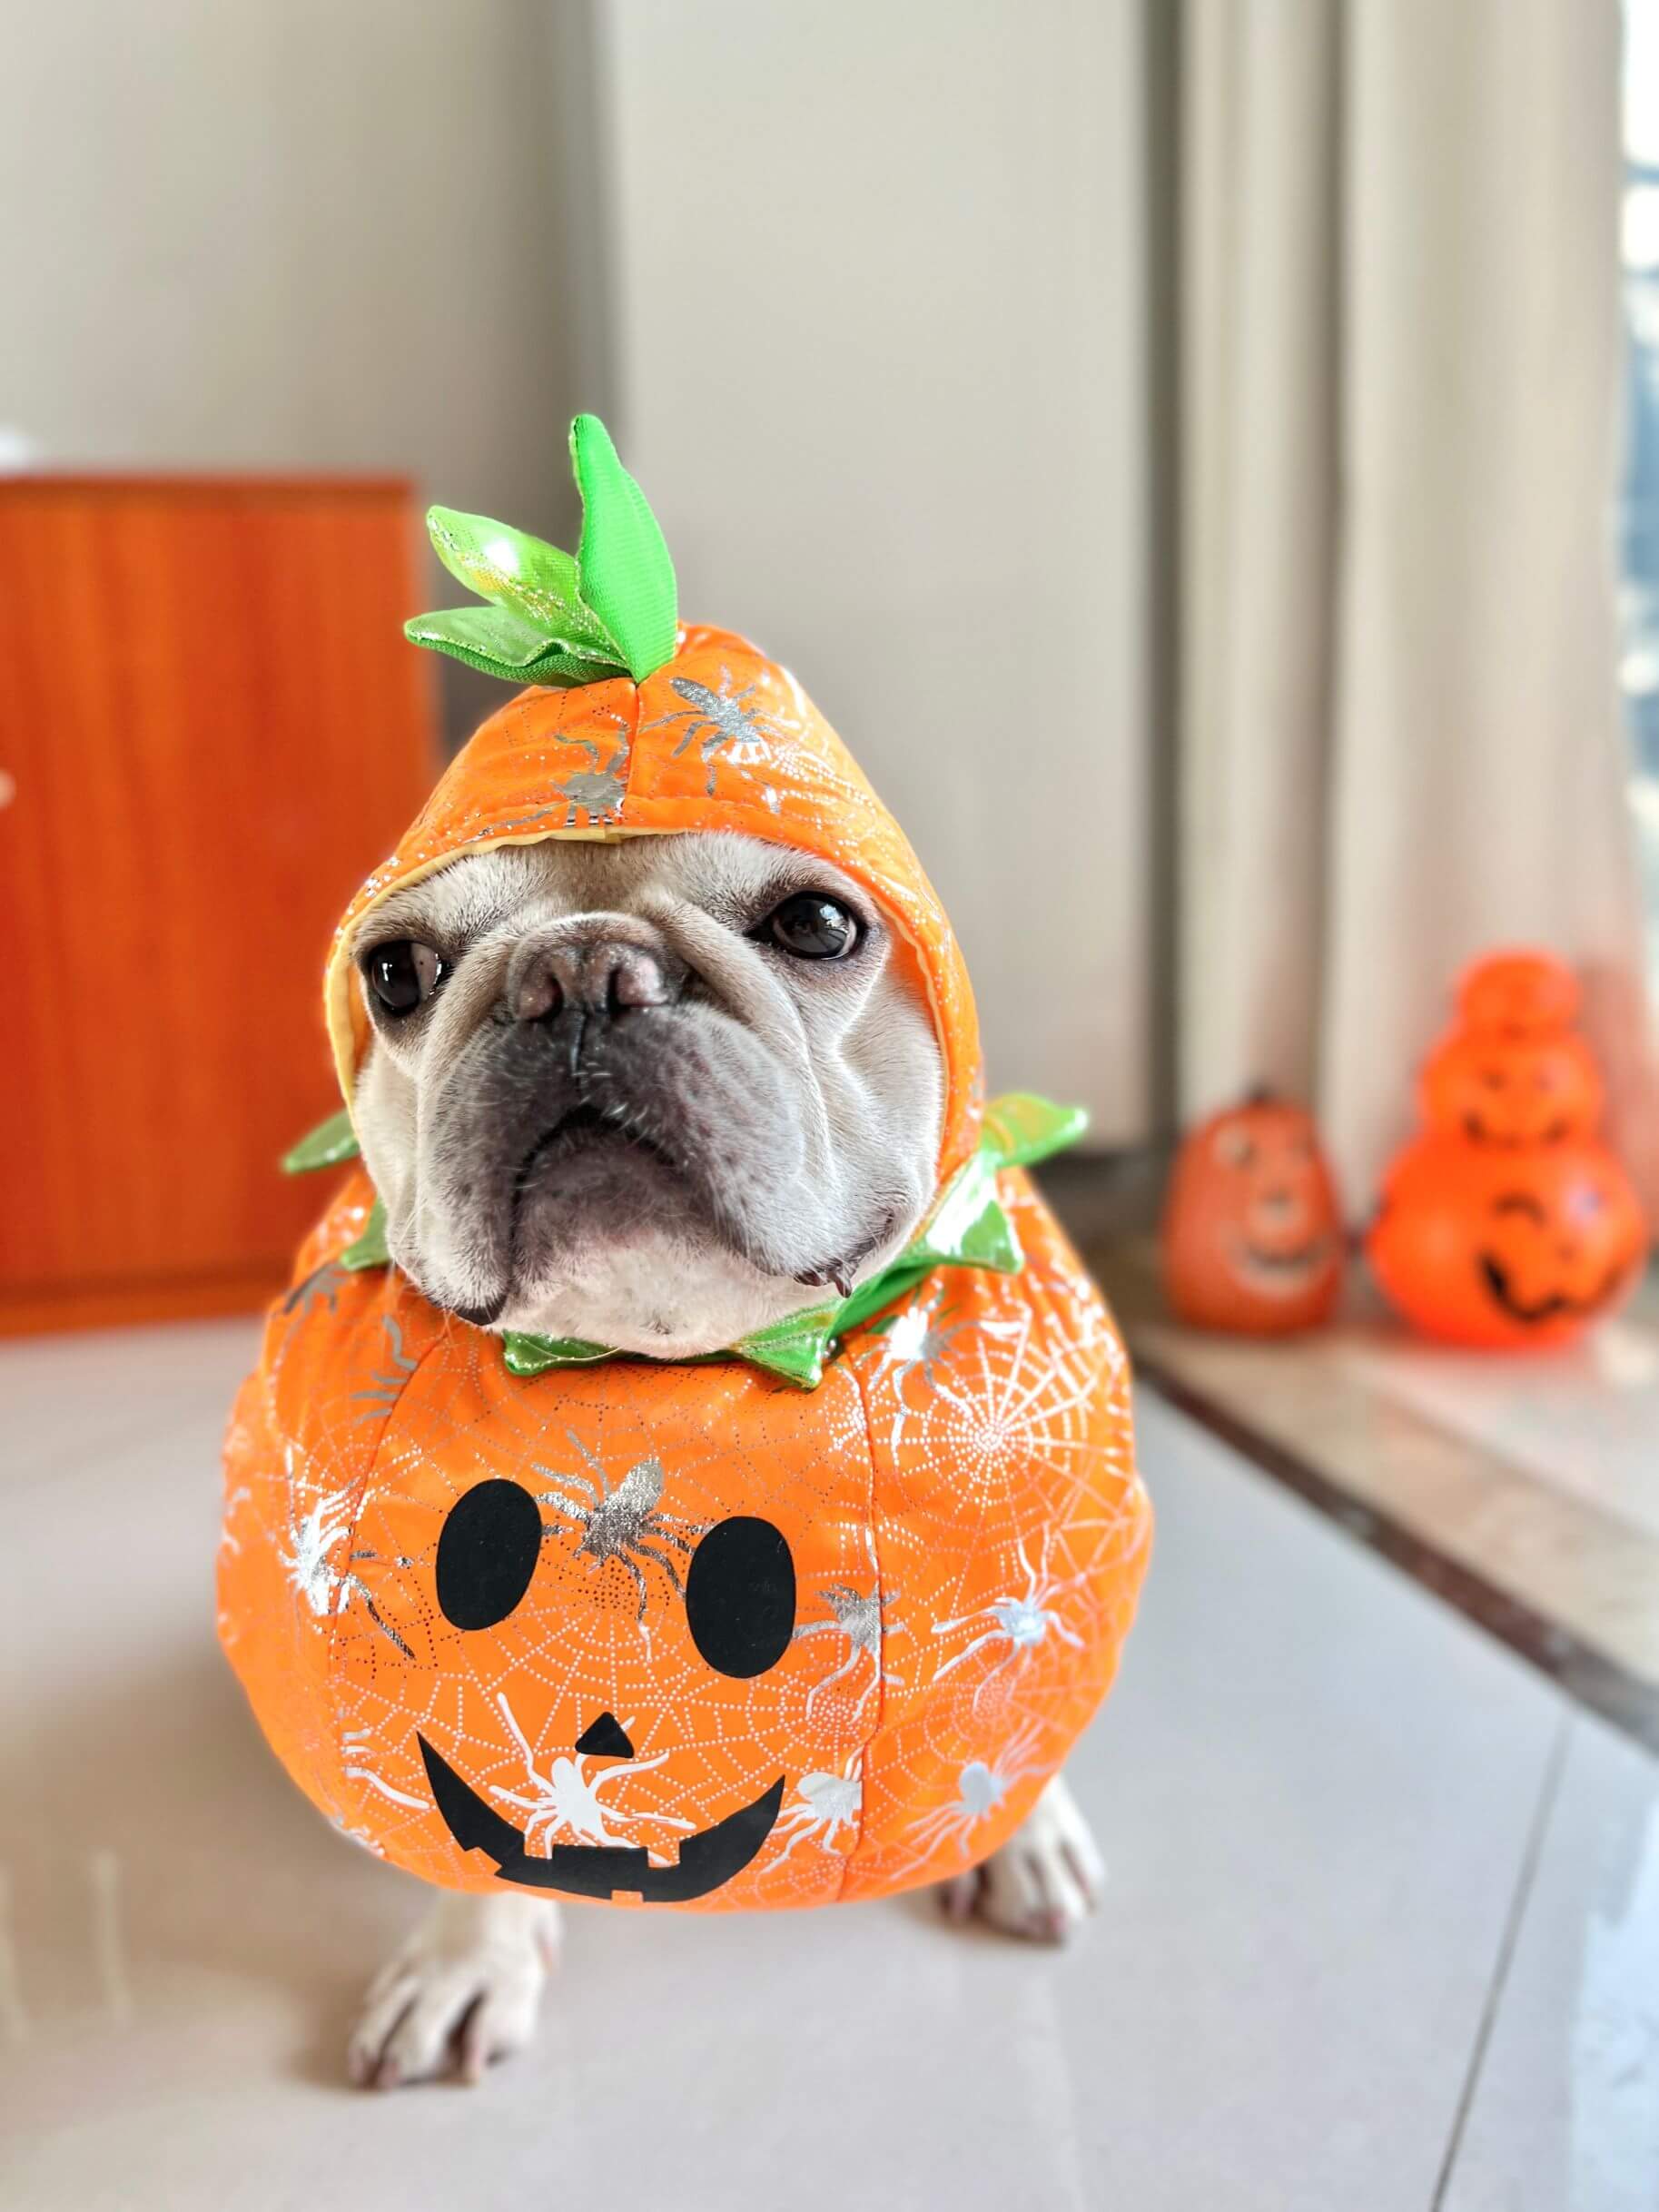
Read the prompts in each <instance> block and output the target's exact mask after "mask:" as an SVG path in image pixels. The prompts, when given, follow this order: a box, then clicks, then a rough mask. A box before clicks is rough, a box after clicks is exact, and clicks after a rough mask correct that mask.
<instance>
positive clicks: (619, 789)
mask: <svg viewBox="0 0 1659 2212" xmlns="http://www.w3.org/2000/svg"><path fill="white" fill-rule="evenodd" d="M569 743H570V744H571V745H573V746H578V747H579V748H580V750H581V751H582V752H584V753H586V754H587V755H588V759H589V760H590V761H591V763H592V765H591V766H590V767H587V768H573V769H572V770H571V772H570V774H569V775H568V776H566V778H565V780H564V782H563V783H562V784H555V785H553V790H554V792H555V793H556V794H557V795H558V797H559V798H561V799H563V800H564V802H565V827H566V828H567V829H574V828H575V827H576V818H577V816H578V814H583V815H587V816H588V820H589V821H590V822H614V821H615V820H616V819H617V816H618V815H620V814H621V812H622V800H623V795H624V794H625V792H626V791H627V745H626V744H618V746H617V749H616V751H615V752H614V753H612V754H611V755H610V756H609V757H608V758H607V759H605V760H601V758H600V754H599V748H598V746H597V745H596V744H595V743H594V741H593V739H592V738H591V737H573V738H571V739H570V740H569Z"/></svg>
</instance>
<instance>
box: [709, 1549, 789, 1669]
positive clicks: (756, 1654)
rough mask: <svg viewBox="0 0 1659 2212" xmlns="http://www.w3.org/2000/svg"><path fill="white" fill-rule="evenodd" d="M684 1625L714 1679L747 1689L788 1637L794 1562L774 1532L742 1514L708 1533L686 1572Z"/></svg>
mask: <svg viewBox="0 0 1659 2212" xmlns="http://www.w3.org/2000/svg"><path fill="white" fill-rule="evenodd" d="M686 1626H687V1627H688V1628H689V1629H690V1631H691V1640H692V1642H693V1643H694V1644H696V1647H697V1649H698V1651H699V1652H701V1654H703V1657H704V1658H705V1659H706V1661H707V1663H708V1664H709V1665H710V1666H712V1667H713V1668H714V1669H715V1670H716V1673H718V1674H730V1675H733V1676H735V1677H736V1680H737V1681H739V1682H748V1681H750V1680H751V1679H752V1678H753V1677H754V1676H755V1675H756V1674H765V1671H766V1669H767V1668H768V1667H773V1666H775V1665H776V1664H777V1663H778V1661H779V1660H780V1659H781V1658H782V1657H783V1655H784V1654H785V1652H786V1651H787V1650H788V1649H789V1642H790V1638H791V1637H792V1636H793V1635H794V1634H795V1560H794V1558H793V1556H792V1555H791V1553H790V1550H789V1544H788V1540H787V1539H786V1537H785V1535H784V1532H783V1530H782V1529H781V1528H775V1527H774V1526H773V1525H772V1523H771V1522H770V1521H763V1520H761V1519H759V1518H758V1517H757V1516H755V1515H753V1514H747V1513H739V1514H734V1515H733V1516H732V1517H731V1519H730V1520H726V1521H720V1522H717V1523H716V1526H714V1527H713V1528H711V1529H710V1530H709V1532H708V1534H707V1535H706V1536H705V1537H704V1538H703V1540H702V1542H701V1543H700V1544H699V1545H697V1548H696V1551H695V1552H694V1553H693V1554H692V1555H691V1565H690V1566H689V1567H688V1568H687V1569H686Z"/></svg>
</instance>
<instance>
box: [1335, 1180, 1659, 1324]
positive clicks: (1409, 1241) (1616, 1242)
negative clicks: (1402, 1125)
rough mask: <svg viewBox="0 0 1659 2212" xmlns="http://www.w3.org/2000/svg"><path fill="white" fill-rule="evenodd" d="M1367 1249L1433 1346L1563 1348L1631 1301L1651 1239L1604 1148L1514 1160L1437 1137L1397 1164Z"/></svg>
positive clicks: (1383, 1279) (1391, 1291) (1383, 1278)
mask: <svg viewBox="0 0 1659 2212" xmlns="http://www.w3.org/2000/svg"><path fill="white" fill-rule="evenodd" d="M1366 1249H1367V1254H1368V1258H1369V1259H1370V1261H1371V1264H1372V1266H1373V1268H1374V1269H1376V1271H1377V1275H1378V1279H1379V1280H1380V1282H1381V1284H1382V1286H1383V1289H1385V1290H1386V1291H1387V1295H1388V1297H1389V1298H1390V1299H1392V1300H1393V1302H1394V1303H1395V1304H1396V1305H1397V1307H1398V1308H1400V1310H1401V1311H1402V1312H1403V1313H1404V1314H1405V1315H1406V1316H1407V1319H1409V1320H1411V1321H1413V1322H1415V1323H1416V1324H1417V1327H1418V1328H1422V1329H1424V1330H1425V1331H1426V1332H1427V1333H1428V1334H1429V1335H1432V1336H1437V1337H1442V1338H1447V1340H1448V1341H1450V1342H1454V1343H1459V1344H1469V1345H1486V1346H1494V1347H1501V1346H1506V1345H1524V1344H1535V1345H1536V1344H1552V1343H1563V1342H1565V1341H1566V1340H1567V1339H1568V1338H1572V1337H1574V1336H1575V1335H1577V1334H1578V1332H1579V1331H1580V1330H1581V1329H1583V1328H1585V1326H1586V1325H1587V1324H1588V1323H1589V1322H1591V1321H1593V1320H1595V1318H1598V1317H1599V1316H1600V1315H1602V1314H1604V1313H1606V1312H1607V1311H1609V1310H1610V1308H1612V1307H1613V1306H1614V1305H1615V1304H1616V1303H1617V1302H1618V1300H1619V1299H1620V1298H1622V1297H1623V1296H1624V1292H1625V1291H1626V1290H1627V1289H1629V1288H1630V1285H1631V1284H1632V1282H1633V1281H1634V1278H1635V1275H1636V1272H1637V1270H1638V1269H1639V1268H1640V1266H1641V1263H1642V1260H1643V1258H1644V1253H1645V1250H1646V1231H1645V1228H1644V1222H1643V1219H1642V1211H1641V1208H1640V1206H1639V1205H1638V1204H1637V1201H1636V1197H1635V1193H1634V1190H1632V1189H1631V1186H1630V1181H1629V1179H1628V1177H1627V1176H1626V1175H1625V1173H1624V1170H1623V1168H1622V1167H1621V1166H1620V1165H1619V1163H1618V1161H1617V1160H1615V1158H1614V1156H1613V1154H1612V1153H1611V1152H1609V1151H1608V1150H1606V1149H1605V1146H1602V1145H1599V1144H1593V1143H1583V1142H1576V1141H1575V1142H1571V1143H1564V1144H1557V1145H1551V1146H1538V1147H1536V1148H1532V1149H1529V1150H1517V1151H1516V1152H1513V1153H1510V1154H1507V1155H1506V1154H1504V1153H1502V1152H1500V1151H1497V1150H1492V1149H1489V1148H1482V1147H1476V1146H1474V1145H1469V1144H1466V1143H1463V1142H1460V1141H1458V1140H1457V1139H1455V1138H1446V1137H1430V1138H1425V1139H1424V1140H1423V1141H1421V1142H1420V1143H1418V1144H1416V1145H1414V1146H1412V1147H1411V1148H1410V1149H1409V1150H1407V1152H1406V1153H1405V1154H1404V1155H1403V1156H1402V1157H1401V1159H1400V1160H1398V1161H1397V1164H1396V1166H1395V1168H1394V1170H1393V1171H1392V1172H1391V1174H1390V1175H1389V1178H1388V1181H1387V1189H1386V1190H1385V1194H1384V1199H1383V1203H1382V1206H1381V1209H1380V1210H1379V1212H1378V1218H1377V1220H1376V1221H1375V1223H1374V1224H1373V1226H1372V1229H1371V1230H1370V1233H1369V1236H1368V1239H1367V1247H1366Z"/></svg>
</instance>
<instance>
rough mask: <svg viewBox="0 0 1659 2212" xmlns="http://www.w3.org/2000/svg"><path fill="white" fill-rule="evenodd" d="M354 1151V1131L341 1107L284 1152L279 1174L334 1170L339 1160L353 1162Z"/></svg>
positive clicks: (355, 1132)
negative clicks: (325, 1169) (322, 1169)
mask: <svg viewBox="0 0 1659 2212" xmlns="http://www.w3.org/2000/svg"><path fill="white" fill-rule="evenodd" d="M357 1150H358V1147H357V1131H355V1130H354V1129H353V1128H352V1126H351V1115H350V1114H349V1113H348V1112H347V1111H346V1110H345V1108H344V1107H343V1106H342V1107H341V1110H340V1111H339V1112H338V1113H331V1115H330V1116H329V1118H328V1120H327V1121H319V1122H318V1124H317V1126H316V1128H315V1129H311V1130H307V1131H306V1132H305V1134H304V1136H303V1137H301V1140H300V1141H299V1143H298V1144H296V1145H292V1146H291V1147H290V1149H289V1150H287V1151H286V1152H284V1153H283V1155H282V1172H283V1174H284V1175H314V1174H316V1173H317V1171H318V1170H319V1169H321V1168H337V1167H339V1166H340V1164H341V1161H342V1160H355V1159H356V1158H357Z"/></svg>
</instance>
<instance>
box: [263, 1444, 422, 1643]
mask: <svg viewBox="0 0 1659 2212" xmlns="http://www.w3.org/2000/svg"><path fill="white" fill-rule="evenodd" d="M293 1448H294V1447H293V1446H292V1445H290V1446H289V1447H288V1449H287V1453H286V1456H285V1466H286V1473H287V1476H288V1541H287V1544H286V1545H285V1546H284V1548H283V1549H282V1550H281V1553H280V1554H279V1556H280V1557H281V1563H282V1566H283V1568H284V1570H285V1571H286V1573H287V1575H288V1581H289V1586H290V1588H291V1589H292V1591H293V1592H294V1594H295V1595H296V1596H298V1597H302V1598H303V1599H304V1600H305V1602H306V1604H307V1605H309V1606H310V1607H311V1611H312V1612H313V1613H314V1614H316V1615H318V1617H319V1618H320V1619H321V1617H322V1615H325V1614H331V1613H339V1612H341V1611H342V1610H343V1609H344V1607H345V1606H347V1605H350V1604H351V1600H352V1599H353V1598H357V1599H358V1600H360V1603H361V1605H362V1607H363V1610H364V1612H365V1613H367V1615H369V1618H370V1620H371V1621H372V1622H373V1623H374V1624H375V1626H376V1628H378V1629H379V1630H380V1634H381V1635H383V1636H384V1637H385V1638H386V1641H387V1642H388V1643H389V1644H395V1645H396V1646H397V1648H398V1650H399V1651H400V1652H401V1653H402V1654H403V1656H404V1657H405V1658H406V1659H412V1658H413V1657H414V1655H415V1654H414V1653H413V1652H412V1651H410V1648H409V1645H408V1644H406V1643H405V1642H404V1641H403V1639H402V1637H401V1636H400V1634H398V1632H397V1630H396V1629H395V1628H393V1627H391V1626H390V1624H389V1623H388V1622H387V1621H386V1620H385V1619H384V1617H383V1616H382V1615H381V1614H380V1609H379V1607H378V1606H377V1605H375V1602H374V1600H373V1598H372V1597H371V1596H370V1595H369V1592H368V1589H367V1588H366V1587H365V1585H364V1583H363V1580H362V1577H361V1576H360V1575H358V1574H357V1573H356V1572H355V1567H356V1563H357V1562H358V1561H359V1560H363V1559H376V1558H378V1557H379V1554H378V1553H376V1552H373V1551H370V1550H368V1549H364V1550H362V1551H355V1552H352V1553H351V1555H350V1557H349V1558H348V1560H347V1562H346V1565H344V1566H343V1567H337V1566H336V1565H334V1564H333V1562H332V1560H331V1557H330V1554H331V1552H332V1551H333V1550H334V1549H335V1547H336V1546H337V1545H339V1543H340V1542H341V1538H342V1537H344V1536H348V1535H349V1534H350V1532H351V1528H352V1526H353V1524H354V1521H355V1518H356V1516H355V1515H354V1514H353V1512H352V1510H351V1492H350V1490H339V1491H335V1492H333V1493H332V1494H327V1493H325V1494H324V1495H323V1496H321V1497H319V1498H318V1500H317V1502H316V1504H315V1505H314V1506H311V1509H310V1511H309V1512H308V1513H306V1514H305V1515H303V1516H301V1515H300V1514H299V1513H298V1511H297V1510H296V1507H295V1505H294V1483H295V1474H294V1465H293ZM396 1564H397V1565H399V1566H403V1567H407V1566H412V1565H414V1564H415V1563H414V1561H413V1560H412V1559H399V1560H398V1561H397V1562H396Z"/></svg>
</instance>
